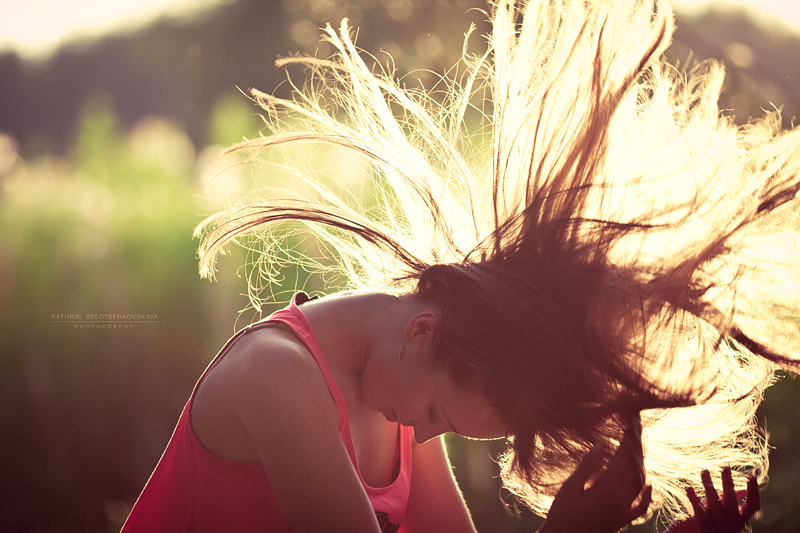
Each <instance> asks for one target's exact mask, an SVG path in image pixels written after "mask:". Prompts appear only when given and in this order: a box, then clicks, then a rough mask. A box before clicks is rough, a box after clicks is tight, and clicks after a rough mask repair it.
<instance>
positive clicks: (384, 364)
mask: <svg viewBox="0 0 800 533" xmlns="http://www.w3.org/2000/svg"><path fill="white" fill-rule="evenodd" d="M433 325H435V321H434V323H433ZM412 333H413V332H412ZM430 333H432V328H430V331H429V332H428V331H426V330H425V328H424V327H423V328H422V333H421V334H418V335H414V334H412V335H409V336H407V337H406V341H405V343H404V346H403V351H402V357H398V353H397V352H392V353H387V354H384V356H383V357H381V358H379V360H378V361H377V362H376V364H374V366H371V368H368V369H366V370H365V372H364V374H363V375H362V399H363V401H364V403H365V405H366V406H367V407H368V408H370V409H372V410H374V411H378V412H380V413H382V414H383V416H385V417H386V419H387V420H389V421H390V422H399V423H400V424H402V425H404V426H411V427H413V428H414V435H415V438H416V440H417V442H420V443H422V442H425V441H427V440H430V439H432V438H433V437H436V436H437V435H441V434H442V433H447V432H453V433H458V434H459V435H462V436H464V437H470V438H475V439H494V438H500V437H504V436H506V434H507V428H506V427H505V426H504V424H503V423H502V421H501V418H500V416H499V414H498V412H497V410H496V409H495V408H494V407H492V406H490V405H489V402H488V400H486V399H485V398H484V397H483V396H481V395H480V394H478V393H477V392H475V391H474V390H472V389H470V388H468V387H465V386H461V385H458V384H456V383H455V382H454V381H453V380H452V379H451V378H450V376H449V375H448V373H447V371H446V370H445V369H444V368H441V367H440V365H436V364H434V363H432V362H431V361H430V357H429V351H430V343H431V340H432V334H430ZM398 348H399V346H398Z"/></svg>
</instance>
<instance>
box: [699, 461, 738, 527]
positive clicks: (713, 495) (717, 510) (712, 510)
mask: <svg viewBox="0 0 800 533" xmlns="http://www.w3.org/2000/svg"><path fill="white" fill-rule="evenodd" d="M700 479H701V480H702V481H703V488H704V489H705V491H706V509H707V510H708V516H710V517H711V519H712V521H713V522H714V524H715V525H716V526H720V528H722V527H723V524H722V522H723V521H724V519H725V517H724V515H723V511H722V504H721V503H720V501H719V495H718V494H717V489H716V488H714V482H713V481H711V472H709V471H708V470H703V471H702V472H701V473H700ZM737 512H738V509H737Z"/></svg>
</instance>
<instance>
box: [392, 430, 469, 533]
mask: <svg viewBox="0 0 800 533" xmlns="http://www.w3.org/2000/svg"><path fill="white" fill-rule="evenodd" d="M413 449H414V455H413V457H414V460H413V466H412V471H411V495H410V497H409V499H408V510H407V511H406V518H405V520H404V522H403V526H402V528H401V529H400V531H401V532H402V533H437V532H442V531H447V532H448V533H450V532H452V533H474V532H475V526H474V525H473V523H472V519H471V518H470V516H469V511H467V506H466V504H465V503H464V498H463V497H462V496H461V491H460V490H459V489H458V485H457V484H456V480H455V478H454V477H453V472H452V470H451V468H450V461H449V460H448V459H447V453H446V452H445V446H444V438H443V437H442V436H441V435H440V436H438V437H436V438H434V439H431V440H429V441H428V442H426V443H424V444H416V443H415V444H414V448H413Z"/></svg>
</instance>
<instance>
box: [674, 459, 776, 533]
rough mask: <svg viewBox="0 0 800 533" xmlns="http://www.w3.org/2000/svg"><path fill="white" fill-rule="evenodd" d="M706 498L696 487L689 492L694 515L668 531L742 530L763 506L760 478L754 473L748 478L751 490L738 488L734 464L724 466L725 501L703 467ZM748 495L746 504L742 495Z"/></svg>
mask: <svg viewBox="0 0 800 533" xmlns="http://www.w3.org/2000/svg"><path fill="white" fill-rule="evenodd" d="M701 478H702V480H703V488H704V489H705V492H706V498H705V500H703V501H700V498H698V497H697V494H695V492H694V489H693V488H692V487H688V488H687V489H686V495H687V496H689V501H690V502H692V507H693V508H694V516H693V517H691V518H687V519H686V520H681V521H679V522H673V523H672V525H670V526H669V528H668V529H667V531H666V532H665V533H739V531H741V530H742V529H743V528H744V526H745V524H746V523H747V521H748V520H750V518H752V516H753V515H754V514H755V512H756V511H758V509H759V508H760V507H761V495H760V494H759V492H758V482H757V481H756V479H755V478H754V477H750V479H749V480H748V481H747V491H740V492H738V493H737V492H736V489H735V488H734V486H733V474H732V473H731V469H730V467H725V468H723V469H722V501H720V499H719V495H718V494H717V489H716V488H714V483H713V482H712V481H711V474H710V473H709V472H708V470H703V473H702V474H701ZM745 496H746V497H747V501H746V503H745V504H744V505H743V506H742V505H741V499H742V498H744V497H745Z"/></svg>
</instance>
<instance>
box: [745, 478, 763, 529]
mask: <svg viewBox="0 0 800 533" xmlns="http://www.w3.org/2000/svg"><path fill="white" fill-rule="evenodd" d="M759 509H761V494H760V493H759V491H758V481H757V480H756V478H755V477H754V476H750V479H748V480H747V503H745V504H744V509H742V517H741V521H742V524H744V523H746V522H747V521H748V520H750V519H751V518H752V517H753V515H754V514H756V511H758V510H759Z"/></svg>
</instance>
